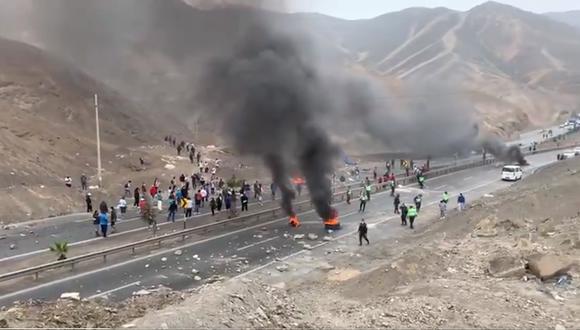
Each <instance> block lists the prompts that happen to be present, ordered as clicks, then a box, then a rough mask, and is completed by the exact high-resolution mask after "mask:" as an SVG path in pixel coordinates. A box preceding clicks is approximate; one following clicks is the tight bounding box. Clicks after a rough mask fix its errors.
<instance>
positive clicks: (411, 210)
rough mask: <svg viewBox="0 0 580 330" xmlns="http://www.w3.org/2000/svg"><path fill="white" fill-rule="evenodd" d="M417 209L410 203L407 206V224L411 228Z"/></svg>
mask: <svg viewBox="0 0 580 330" xmlns="http://www.w3.org/2000/svg"><path fill="white" fill-rule="evenodd" d="M417 214H418V213H417V209H416V208H415V206H413V205H411V206H409V210H408V216H409V225H410V227H411V229H414V228H413V223H414V222H415V218H417Z"/></svg>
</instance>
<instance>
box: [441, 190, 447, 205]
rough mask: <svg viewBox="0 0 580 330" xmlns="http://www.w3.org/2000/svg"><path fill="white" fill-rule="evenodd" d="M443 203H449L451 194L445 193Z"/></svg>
mask: <svg viewBox="0 0 580 330" xmlns="http://www.w3.org/2000/svg"><path fill="white" fill-rule="evenodd" d="M441 201H443V203H445V204H447V203H449V193H448V192H444V193H443V198H442V199H441Z"/></svg>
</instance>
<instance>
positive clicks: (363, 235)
mask: <svg viewBox="0 0 580 330" xmlns="http://www.w3.org/2000/svg"><path fill="white" fill-rule="evenodd" d="M367 232H368V228H367V224H366V223H365V219H361V221H360V224H359V225H358V245H359V246H362V241H363V239H364V240H365V241H366V242H367V245H369V244H370V242H369V239H368V237H367Z"/></svg>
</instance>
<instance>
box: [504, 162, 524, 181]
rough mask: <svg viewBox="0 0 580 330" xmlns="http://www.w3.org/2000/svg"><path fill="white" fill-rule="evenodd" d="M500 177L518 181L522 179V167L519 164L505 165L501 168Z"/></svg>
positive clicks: (505, 179)
mask: <svg viewBox="0 0 580 330" xmlns="http://www.w3.org/2000/svg"><path fill="white" fill-rule="evenodd" d="M501 179H502V180H504V181H518V180H521V179H522V168H521V167H520V166H519V165H506V166H504V167H503V168H502V169H501Z"/></svg>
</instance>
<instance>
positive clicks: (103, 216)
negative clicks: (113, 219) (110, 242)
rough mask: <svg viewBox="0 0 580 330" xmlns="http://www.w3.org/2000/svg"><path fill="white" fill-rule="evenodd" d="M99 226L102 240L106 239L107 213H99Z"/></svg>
mask: <svg viewBox="0 0 580 330" xmlns="http://www.w3.org/2000/svg"><path fill="white" fill-rule="evenodd" d="M99 224H100V225H101V234H102V235H103V238H107V228H108V227H109V216H108V215H107V212H106V211H105V212H101V214H100V215H99Z"/></svg>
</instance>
